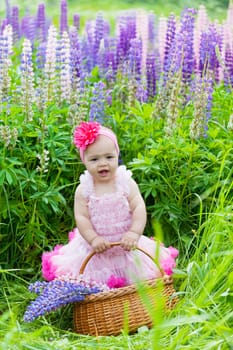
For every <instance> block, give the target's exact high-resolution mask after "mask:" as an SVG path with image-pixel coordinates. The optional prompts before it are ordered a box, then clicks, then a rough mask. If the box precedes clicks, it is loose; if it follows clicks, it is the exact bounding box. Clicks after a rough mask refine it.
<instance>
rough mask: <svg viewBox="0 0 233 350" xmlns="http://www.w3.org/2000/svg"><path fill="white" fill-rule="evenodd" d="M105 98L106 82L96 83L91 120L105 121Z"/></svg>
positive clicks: (92, 98) (91, 106) (92, 99)
mask: <svg viewBox="0 0 233 350" xmlns="http://www.w3.org/2000/svg"><path fill="white" fill-rule="evenodd" d="M105 100H106V99H105V84H104V83H103V82H102V81H99V82H98V83H94V86H93V91H92V97H91V104H90V114H89V120H90V121H97V122H99V123H103V122H104V117H105V113H104V109H105Z"/></svg>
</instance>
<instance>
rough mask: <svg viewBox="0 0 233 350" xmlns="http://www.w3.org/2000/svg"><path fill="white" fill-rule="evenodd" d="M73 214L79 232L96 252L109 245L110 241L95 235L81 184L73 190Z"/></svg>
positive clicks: (103, 249)
mask: <svg viewBox="0 0 233 350" xmlns="http://www.w3.org/2000/svg"><path fill="white" fill-rule="evenodd" d="M74 216H75V221H76V226H77V228H78V230H79V232H80V234H81V235H82V237H83V238H84V239H85V240H86V241H87V242H88V243H89V244H90V245H91V246H92V248H93V250H94V251H95V252H96V253H100V252H103V251H105V250H106V249H108V248H109V247H110V243H109V242H108V241H107V240H105V239H104V238H102V237H100V236H99V235H97V233H96V232H95V230H94V228H93V226H92V223H91V220H90V217H89V212H88V207H87V203H86V200H85V198H84V197H83V195H82V191H81V185H79V186H78V187H77V189H76V191H75V199H74Z"/></svg>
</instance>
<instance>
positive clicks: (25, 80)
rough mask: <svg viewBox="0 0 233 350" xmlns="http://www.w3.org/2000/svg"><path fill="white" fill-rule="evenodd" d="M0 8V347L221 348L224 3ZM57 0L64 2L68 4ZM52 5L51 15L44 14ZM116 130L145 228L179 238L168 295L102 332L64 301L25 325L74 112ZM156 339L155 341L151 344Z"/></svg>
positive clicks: (231, 60)
mask: <svg viewBox="0 0 233 350" xmlns="http://www.w3.org/2000/svg"><path fill="white" fill-rule="evenodd" d="M55 5H56V6H57V10H56V16H55V19H54V20H52V19H51V16H50V15H49V14H47V6H48V5H46V4H45V3H39V4H38V6H37V7H36V9H35V10H34V9H33V10H31V12H26V14H25V12H24V11H23V9H22V8H20V6H18V5H12V4H10V2H9V1H6V7H5V11H4V12H3V11H2V9H1V17H0V151H1V152H0V280H1V293H0V310H1V311H0V324H1V327H0V337H1V338H0V339H2V345H1V346H2V349H46V350H47V349H86V348H88V349H158V348H159V347H161V346H163V347H165V348H166V349H184V348H185V349H211V350H212V349H232V348H233V339H232V326H233V322H232V319H233V313H232V303H233V295H232V285H233V271H232V252H233V249H232V247H233V235H232V228H233V202H232V198H233V188H232V186H233V170H232V165H233V94H232V87H233V39H232V38H233V25H232V23H233V5H232V4H231V3H230V4H229V5H228V7H226V11H225V17H224V18H223V19H221V21H220V20H217V19H216V18H213V19H212V16H211V17H210V16H209V15H208V12H207V9H206V8H207V7H205V6H204V5H198V7H196V8H194V7H190V6H189V7H185V8H183V9H181V10H180V13H179V15H174V14H173V13H172V12H171V13H170V14H168V15H166V16H164V15H157V14H156V13H155V12H152V11H150V10H149V9H150V8H151V9H152V6H151V7H150V2H149V1H148V2H146V3H145V5H146V6H145V8H146V10H136V9H133V6H132V7H131V6H130V2H129V3H128V8H129V10H128V11H121V12H117V15H116V16H115V17H113V16H112V17H111V20H110V19H109V18H107V17H105V16H104V14H103V13H102V12H96V13H95V15H94V16H93V13H92V16H91V17H92V18H91V19H86V18H85V21H83V18H82V17H81V16H80V15H79V13H78V11H77V12H72V13H71V12H70V8H72V11H73V9H74V2H70V3H69V4H68V3H67V2H66V1H65V0H62V1H61V2H59V3H56V4H55V2H54V6H55ZM69 6H70V7H69ZM58 14H59V15H58ZM89 119H90V120H97V121H100V122H103V123H105V124H106V125H109V126H110V127H111V128H112V129H113V130H114V131H115V132H116V134H117V135H118V138H119V145H120V149H121V154H120V161H121V162H122V163H124V164H126V165H127V167H128V168H130V169H131V170H132V172H133V175H134V178H135V180H136V181H137V182H138V184H139V186H140V189H141V192H142V195H143V197H144V198H145V201H146V205H147V211H148V224H147V227H146V232H145V234H146V235H148V236H156V238H157V239H161V240H162V241H164V242H165V243H166V244H167V245H173V246H176V247H177V248H179V250H180V257H179V261H178V266H177V270H176V273H175V276H174V277H175V286H176V290H177V291H178V295H179V297H180V303H179V305H178V306H177V308H176V309H175V310H174V311H173V312H172V313H171V314H170V315H168V316H166V317H164V315H163V314H162V313H161V310H158V309H157V310H156V309H155V310H154V328H153V330H151V331H148V330H147V329H141V330H139V332H138V334H136V335H134V336H131V337H129V336H128V335H127V332H123V334H122V336H120V337H116V338H113V339H112V338H99V339H93V338H91V337H84V336H80V335H75V334H72V333H69V332H68V330H71V329H72V320H71V308H70V307H65V308H64V309H63V310H61V311H59V312H56V313H55V314H54V315H52V316H51V315H50V316H48V317H46V318H42V319H40V320H37V321H35V322H34V323H33V324H30V325H28V324H27V325H26V324H24V322H23V321H22V316H23V313H24V310H25V308H26V305H27V304H28V301H29V299H30V298H31V296H30V294H29V292H28V291H27V286H28V284H29V283H30V282H31V281H34V280H37V279H39V278H41V274H40V259H41V254H42V252H43V251H45V250H49V249H51V247H52V246H54V245H55V244H60V243H62V242H64V243H65V242H66V241H67V234H68V232H69V231H70V230H72V228H73V227H74V217H73V197H74V191H75V188H76V186H77V185H78V183H79V175H80V174H81V173H82V171H83V170H84V167H83V165H82V163H81V162H80V160H79V157H78V155H77V153H76V151H75V148H74V146H73V143H72V133H73V130H74V127H75V126H76V125H77V123H78V122H79V121H80V120H89ZM161 344H162V345H161Z"/></svg>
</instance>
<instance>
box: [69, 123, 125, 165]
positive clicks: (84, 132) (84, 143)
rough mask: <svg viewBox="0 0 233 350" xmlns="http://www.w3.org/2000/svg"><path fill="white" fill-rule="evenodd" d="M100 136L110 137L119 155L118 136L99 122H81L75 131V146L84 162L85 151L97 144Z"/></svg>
mask: <svg viewBox="0 0 233 350" xmlns="http://www.w3.org/2000/svg"><path fill="white" fill-rule="evenodd" d="M99 135H104V136H107V137H109V138H110V139H111V140H112V141H113V142H114V145H115V147H116V150H117V153H118V154H119V146H118V142H117V138H116V135H115V134H114V133H113V132H112V131H111V130H109V129H107V128H104V127H103V126H101V125H100V124H99V123H97V122H81V123H80V124H79V126H77V127H76V128H75V130H74V144H75V146H76V147H77V148H78V149H79V154H80V158H81V160H82V162H83V159H84V151H85V150H86V148H87V147H88V146H89V145H91V144H92V143H94V142H95V139H96V138H97V136H99Z"/></svg>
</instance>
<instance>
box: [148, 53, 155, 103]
mask: <svg viewBox="0 0 233 350" xmlns="http://www.w3.org/2000/svg"><path fill="white" fill-rule="evenodd" d="M146 78H147V97H148V99H153V98H154V97H155V95H156V64H155V55H154V54H153V53H150V54H148V55H147V59H146Z"/></svg>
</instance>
